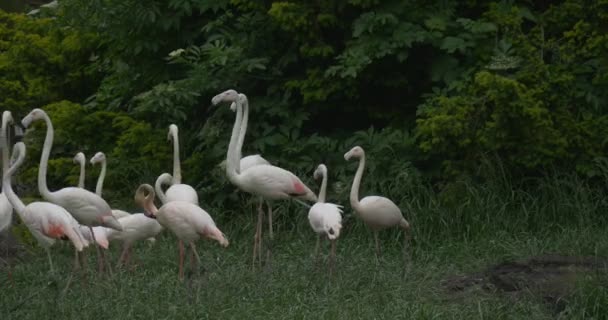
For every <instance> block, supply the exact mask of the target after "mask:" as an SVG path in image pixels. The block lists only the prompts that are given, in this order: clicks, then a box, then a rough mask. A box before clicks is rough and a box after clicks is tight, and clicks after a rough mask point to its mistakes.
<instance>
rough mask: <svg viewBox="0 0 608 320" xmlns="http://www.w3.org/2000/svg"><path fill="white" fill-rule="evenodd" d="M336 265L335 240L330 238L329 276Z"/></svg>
mask: <svg viewBox="0 0 608 320" xmlns="http://www.w3.org/2000/svg"><path fill="white" fill-rule="evenodd" d="M335 266H336V240H335V239H334V240H331V253H330V254H329V276H330V277H331V276H332V275H333V274H334V269H335Z"/></svg>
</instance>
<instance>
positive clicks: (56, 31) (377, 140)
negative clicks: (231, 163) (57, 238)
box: [0, 0, 608, 317]
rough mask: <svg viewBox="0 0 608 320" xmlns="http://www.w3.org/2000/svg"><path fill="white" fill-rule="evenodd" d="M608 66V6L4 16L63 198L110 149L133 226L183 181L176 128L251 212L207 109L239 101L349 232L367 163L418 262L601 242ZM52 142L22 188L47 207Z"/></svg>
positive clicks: (607, 169) (136, 10)
mask: <svg viewBox="0 0 608 320" xmlns="http://www.w3.org/2000/svg"><path fill="white" fill-rule="evenodd" d="M607 52H608V1H607V0H588V1H578V0H563V1H516V0H502V1H476V0H468V1H401V0H386V1H379V0H349V1H339V0H328V1H304V0H293V1H250V0H230V1H228V0H151V1H145V2H142V1H138V0H121V1H117V0H61V1H60V6H59V7H58V8H56V9H46V10H41V11H40V12H39V13H38V14H37V15H32V16H26V15H24V14H18V13H6V12H3V11H0V110H11V111H12V112H13V114H14V115H15V117H16V118H21V117H22V116H24V115H25V114H26V113H27V112H29V110H31V109H32V108H34V107H41V108H43V109H45V110H46V111H47V112H49V115H50V116H51V118H52V120H53V122H54V126H55V129H56V138H55V146H54V148H53V151H52V154H51V161H50V162H49V185H50V187H51V189H55V188H58V187H63V186H66V185H75V184H76V181H77V174H78V170H77V168H76V166H75V165H74V164H73V163H72V157H73V155H74V154H75V153H76V152H78V151H83V152H85V154H86V155H87V156H88V157H90V156H92V155H93V154H94V153H95V152H97V151H104V152H105V153H106V154H107V157H108V161H109V162H108V176H107V178H106V183H105V190H106V191H105V192H104V197H106V198H107V199H108V201H109V202H110V203H112V204H114V205H115V206H122V207H123V208H127V209H134V204H133V203H132V196H133V191H134V189H135V188H136V187H137V185H139V183H141V182H148V183H151V182H153V181H154V180H155V179H156V177H157V176H158V175H159V174H161V173H162V172H170V169H171V146H170V145H169V144H168V143H167V141H166V134H167V128H168V126H169V124H171V123H175V124H177V125H178V126H179V128H180V140H181V146H182V163H183V164H182V170H183V172H184V181H185V182H186V183H189V184H191V185H193V186H194V187H195V188H196V189H197V190H198V191H199V196H200V198H201V202H202V203H205V205H206V206H207V208H213V210H214V217H217V219H219V220H220V221H222V222H225V224H230V223H229V221H234V219H237V217H240V216H242V212H243V208H247V209H245V210H248V208H250V205H251V203H252V198H251V197H249V196H245V195H243V194H242V193H239V192H237V191H236V189H235V188H234V187H233V186H232V185H230V184H229V182H228V181H227V179H226V178H225V174H224V170H223V168H222V166H221V164H220V163H221V161H222V160H223V159H224V158H225V156H226V148H227V144H228V140H229V134H230V128H231V126H232V123H233V121H234V115H233V113H231V112H230V111H229V110H228V108H227V107H226V106H220V107H212V106H211V103H210V100H211V97H212V96H213V95H215V94H217V93H219V92H221V91H223V90H225V89H229V88H234V89H236V90H238V91H239V92H243V93H245V94H247V96H248V98H249V101H250V104H251V117H250V120H251V122H250V125H249V131H248V135H247V140H246V143H245V146H244V150H243V154H245V155H247V154H251V153H261V154H263V156H264V157H265V158H266V159H268V160H270V161H271V162H272V163H273V164H277V165H280V166H282V167H285V168H288V169H290V170H292V171H293V172H296V173H298V174H299V176H300V177H302V178H303V180H305V181H306V182H307V183H309V184H310V185H314V182H313V181H312V172H313V170H314V168H315V167H316V166H317V165H318V164H319V163H321V162H324V163H326V164H327V165H328V167H329V176H330V177H329V178H330V187H329V198H330V199H335V200H336V201H338V202H340V203H342V204H344V205H346V206H347V210H346V212H347V215H346V221H347V223H350V222H349V221H351V222H353V221H355V220H356V219H354V218H353V219H352V220H351V213H350V210H348V204H347V201H346V199H347V194H348V191H349V189H350V183H351V181H352V180H351V179H352V176H353V174H354V170H355V169H354V165H353V164H349V163H346V162H345V161H344V159H343V154H344V152H346V151H348V150H349V149H350V148H351V147H352V146H354V145H361V146H362V147H363V148H365V150H366V152H367V154H368V159H369V161H368V168H367V170H366V172H365V175H364V178H363V192H364V193H365V194H369V193H371V192H373V193H377V194H382V195H385V196H387V197H390V198H392V199H393V200H394V201H395V202H396V203H397V204H398V205H399V206H400V207H401V208H402V209H403V211H404V213H405V216H406V218H408V220H410V221H412V223H413V226H414V230H415V231H414V232H415V234H414V248H415V249H414V250H415V252H416V250H425V249H429V248H430V247H431V246H433V244H435V245H438V244H437V243H436V241H440V239H441V241H444V240H445V241H448V240H458V241H464V242H468V241H473V240H476V239H483V238H484V237H485V236H488V235H495V234H496V233H497V232H499V233H500V234H503V235H506V234H524V233H542V234H543V235H547V234H548V233H550V232H553V231H555V232H557V231H559V230H563V229H564V228H566V229H568V227H573V228H574V227H577V228H585V226H586V225H590V224H591V225H595V226H600V227H601V226H604V225H605V218H604V215H605V214H604V213H605V210H606V209H607V208H608V205H607V203H606V201H605V200H604V194H605V192H606V186H607V184H606V178H608V157H607V152H606V151H607V145H606V144H607V142H608V140H607V138H606V137H608V109H607V105H608V54H607ZM39 128H42V127H39ZM42 131H43V130H35V132H33V133H32V134H28V136H27V141H26V142H27V146H28V162H27V163H26V165H24V170H22V172H21V173H20V174H19V177H18V179H17V183H18V184H19V185H20V186H22V188H25V189H22V190H24V192H25V193H27V194H29V195H31V196H34V197H35V196H37V190H36V183H35V180H36V173H37V162H38V159H39V155H40V150H41V147H42V137H43V133H42ZM97 170H98V169H89V171H88V173H87V185H88V186H92V185H93V180H94V179H95V178H96V176H97V172H98V171H97ZM314 189H316V188H314ZM278 205H280V206H282V207H280V208H282V209H279V210H289V209H294V208H295V206H294V205H293V204H289V203H283V204H278ZM299 210H301V209H299ZM210 211H211V210H210ZM292 217H293V215H279V216H278V219H279V224H281V225H288V228H296V229H298V228H299V227H302V225H303V223H305V222H303V221H304V219H300V220H302V221H298V222H297V223H293V220H292V219H291V218H292ZM239 219H240V218H239ZM249 220H250V219H249V217H247V221H248V223H251V221H249ZM239 221H241V220H239ZM355 225H356V226H355V227H354V228H355V230H357V229H358V228H359V227H361V226H360V225H359V224H355ZM298 226H299V227H298ZM232 229H233V230H232V231H233V232H235V233H236V234H237V235H241V234H242V235H243V237H244V238H245V239H250V234H249V233H250V231H251V230H252V228H251V226H250V225H244V226H243V227H242V228H237V227H236V226H233V227H232ZM351 230H352V229H351ZM347 232H349V231H347ZM587 232H591V231H589V230H587ZM395 235H396V234H395ZM547 237H548V238H551V237H553V236H547ZM548 238H543V239H548ZM366 239H367V238H366ZM442 243H443V242H442ZM461 249H462V248H461ZM595 249H597V248H595ZM595 249H591V248H590V247H585V250H583V251H586V252H587V253H593V252H595V251H594V250H595ZM463 250H466V249H463ZM567 250H575V249H570V248H569V249H567ZM245 251H246V250H244V251H243V254H245ZM507 251H508V250H507ZM605 251H606V249H605V248H604V252H605ZM510 252H513V251H510ZM420 254H421V256H420V257H421V259H422V257H423V256H425V255H423V254H422V253H420ZM503 254H504V253H503ZM506 255H508V254H506ZM425 257H427V258H424V259H432V258H430V257H428V256H425ZM441 259H443V258H441ZM446 259H447V258H446ZM434 262H435V263H438V262H437V261H434ZM235 273H238V271H235ZM603 294H604V293H603ZM603 299H605V297H604V298H603ZM420 312H422V314H421V317H423V316H424V314H427V315H428V314H431V313H424V312H426V311H424V310H422V311H420ZM446 312H448V311H446Z"/></svg>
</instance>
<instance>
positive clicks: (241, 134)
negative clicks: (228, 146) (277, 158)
mask: <svg viewBox="0 0 608 320" xmlns="http://www.w3.org/2000/svg"><path fill="white" fill-rule="evenodd" d="M243 98H244V99H243V108H242V110H241V111H242V115H243V119H242V120H241V128H240V129H239V140H238V142H237V145H236V150H237V151H236V157H237V160H236V161H237V163H238V164H239V167H238V170H239V172H241V168H240V164H241V159H242V158H243V144H244V142H245V135H246V134H247V124H248V123H249V101H248V100H247V97H246V96H245V95H243ZM237 107H238V106H237Z"/></svg>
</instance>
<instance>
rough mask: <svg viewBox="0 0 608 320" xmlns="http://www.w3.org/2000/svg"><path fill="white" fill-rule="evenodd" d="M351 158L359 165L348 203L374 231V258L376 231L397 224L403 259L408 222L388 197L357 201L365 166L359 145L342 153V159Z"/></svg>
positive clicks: (376, 240)
mask: <svg viewBox="0 0 608 320" xmlns="http://www.w3.org/2000/svg"><path fill="white" fill-rule="evenodd" d="M351 158H358V159H359V167H358V168H357V173H355V178H354V179H353V185H352V187H351V189H350V205H351V207H352V208H353V210H355V212H356V213H357V214H358V215H359V217H361V220H363V222H365V224H367V225H368V226H369V227H370V228H371V229H372V231H373V232H374V240H375V242H376V259H378V257H379V254H380V242H379V241H378V231H380V230H383V229H387V228H390V227H394V226H399V227H400V228H402V229H403V231H404V237H403V253H404V259H405V258H406V257H407V253H406V250H407V241H408V239H409V234H408V233H409V230H410V224H409V222H407V220H405V218H403V214H402V213H401V210H400V209H399V207H397V205H396V204H395V203H394V202H393V201H391V200H390V199H388V198H385V197H381V196H367V197H365V198H363V199H361V201H359V185H360V184H361V178H362V177H363V170H364V168H365V151H364V150H363V148H361V147H360V146H356V147H353V148H352V149H350V151H348V152H347V153H345V154H344V160H346V161H348V160H350V159H351Z"/></svg>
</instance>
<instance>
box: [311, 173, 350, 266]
mask: <svg viewBox="0 0 608 320" xmlns="http://www.w3.org/2000/svg"><path fill="white" fill-rule="evenodd" d="M314 178H315V179H317V180H318V179H319V178H322V179H323V180H322V182H321V189H320V190H319V196H318V200H317V203H315V204H314V205H313V206H312V207H311V208H310V210H309V211H308V222H309V223H310V226H311V227H312V230H313V231H314V232H315V233H317V234H318V235H319V237H318V238H317V245H316V247H315V261H317V260H318V258H319V245H320V243H321V238H323V237H326V238H327V239H328V240H329V241H330V242H331V253H330V256H329V274H330V275H331V274H332V273H333V269H334V265H335V260H336V241H337V239H338V237H339V236H340V230H342V206H340V205H337V204H333V203H326V202H325V194H326V192H327V167H326V166H325V165H324V164H320V165H319V166H318V167H317V169H316V170H315V173H314Z"/></svg>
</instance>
